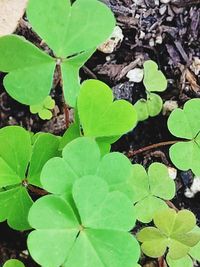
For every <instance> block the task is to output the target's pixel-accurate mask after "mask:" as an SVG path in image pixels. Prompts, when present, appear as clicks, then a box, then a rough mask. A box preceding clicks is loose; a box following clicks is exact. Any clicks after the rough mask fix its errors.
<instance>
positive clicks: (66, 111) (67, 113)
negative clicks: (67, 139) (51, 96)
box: [64, 103, 70, 129]
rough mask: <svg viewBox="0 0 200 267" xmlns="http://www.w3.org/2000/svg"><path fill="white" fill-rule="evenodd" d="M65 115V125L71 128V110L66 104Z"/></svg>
mask: <svg viewBox="0 0 200 267" xmlns="http://www.w3.org/2000/svg"><path fill="white" fill-rule="evenodd" d="M64 113H65V125H66V128H67V129H68V128H69V124H70V123H69V108H68V106H67V104H66V103H64Z"/></svg>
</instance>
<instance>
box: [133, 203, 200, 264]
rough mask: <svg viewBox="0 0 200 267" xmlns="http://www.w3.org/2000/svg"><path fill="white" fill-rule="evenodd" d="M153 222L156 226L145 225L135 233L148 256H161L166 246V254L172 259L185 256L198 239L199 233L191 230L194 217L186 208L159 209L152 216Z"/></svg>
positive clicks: (199, 239)
mask: <svg viewBox="0 0 200 267" xmlns="http://www.w3.org/2000/svg"><path fill="white" fill-rule="evenodd" d="M154 224H155V226H156V227H146V228H144V229H142V230H141V231H140V232H139V233H138V235H137V238H138V240H139V241H140V242H142V245H141V248H142V251H143V252H144V253H145V254H146V255H148V256H150V257H153V258H157V257H161V256H163V255H164V254H165V253H166V251H167V248H168V254H167V255H168V258H170V259H171V260H172V261H173V260H178V259H181V258H185V257H186V256H187V254H188V253H189V252H190V249H191V248H192V247H194V246H195V245H197V244H198V242H199V241H200V233H199V232H194V231H193V229H194V228H195V226H196V218H195V216H194V214H193V213H192V212H190V211H188V210H181V211H179V212H178V213H176V211H175V210H173V209H169V208H168V209H165V210H162V211H159V212H158V213H157V214H155V216H154Z"/></svg>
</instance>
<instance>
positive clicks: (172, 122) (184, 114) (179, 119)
mask: <svg viewBox="0 0 200 267" xmlns="http://www.w3.org/2000/svg"><path fill="white" fill-rule="evenodd" d="M199 110H200V99H192V100H189V101H187V102H186V104H185V105H184V108H183V109H180V108H177V109H175V110H174V111H173V112H172V113H171V114H170V116H169V119H168V128H169V130H170V132H171V133H172V134H173V135H174V136H177V137H180V138H183V139H186V140H183V141H180V142H178V143H176V144H174V145H173V146H171V148H170V158H171V160H172V162H173V163H174V165H175V166H176V167H177V168H178V169H180V170H183V171H186V170H189V169H191V170H192V171H193V173H194V174H195V175H196V176H200V165H199V162H200V112H199Z"/></svg>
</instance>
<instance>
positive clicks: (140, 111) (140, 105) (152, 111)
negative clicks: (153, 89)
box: [134, 93, 163, 121]
mask: <svg viewBox="0 0 200 267" xmlns="http://www.w3.org/2000/svg"><path fill="white" fill-rule="evenodd" d="M162 106H163V101H162V98H161V97H160V96H159V95H157V94H153V93H149V94H148V96H147V99H143V98H142V99H140V100H138V101H137V102H136V103H135V105H134V107H135V109H136V111H137V115H138V121H144V120H146V119H148V118H149V117H155V116H157V115H158V114H159V113H160V112H161V110H162Z"/></svg>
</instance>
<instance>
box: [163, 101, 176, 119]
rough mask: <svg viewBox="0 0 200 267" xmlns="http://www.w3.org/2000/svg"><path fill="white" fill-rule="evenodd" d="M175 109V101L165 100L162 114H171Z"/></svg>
mask: <svg viewBox="0 0 200 267" xmlns="http://www.w3.org/2000/svg"><path fill="white" fill-rule="evenodd" d="M176 108H178V103H177V101H175V100H167V101H165V103H164V104H163V109H162V114H163V115H164V116H165V115H168V114H169V113H171V112H172V111H173V110H174V109H176Z"/></svg>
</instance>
